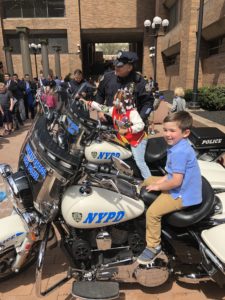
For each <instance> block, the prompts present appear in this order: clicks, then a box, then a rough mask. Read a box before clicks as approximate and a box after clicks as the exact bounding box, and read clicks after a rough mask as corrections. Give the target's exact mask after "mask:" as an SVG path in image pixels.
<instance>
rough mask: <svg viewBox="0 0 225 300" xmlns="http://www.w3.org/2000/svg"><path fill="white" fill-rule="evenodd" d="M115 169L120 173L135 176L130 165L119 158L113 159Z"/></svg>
mask: <svg viewBox="0 0 225 300" xmlns="http://www.w3.org/2000/svg"><path fill="white" fill-rule="evenodd" d="M112 161H113V166H114V168H115V169H116V170H117V171H118V172H119V173H120V174H125V175H128V176H133V173H134V171H133V170H132V169H131V168H130V166H129V165H128V164H126V163H125V162H124V161H123V160H121V159H119V158H118V157H115V156H113V157H112Z"/></svg>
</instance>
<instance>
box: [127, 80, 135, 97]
mask: <svg viewBox="0 0 225 300" xmlns="http://www.w3.org/2000/svg"><path fill="white" fill-rule="evenodd" d="M134 88H135V84H134V82H131V84H130V85H129V87H128V91H129V93H130V94H131V95H133V93H134Z"/></svg>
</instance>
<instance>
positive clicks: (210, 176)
mask: <svg viewBox="0 0 225 300" xmlns="http://www.w3.org/2000/svg"><path fill="white" fill-rule="evenodd" d="M198 164H199V167H200V170H201V174H202V176H204V177H205V178H206V179H207V180H208V181H209V182H210V184H211V186H212V187H213V188H214V189H224V190H225V168H223V167H222V166H221V165H220V164H218V163H216V162H211V161H210V162H208V161H203V160H198Z"/></svg>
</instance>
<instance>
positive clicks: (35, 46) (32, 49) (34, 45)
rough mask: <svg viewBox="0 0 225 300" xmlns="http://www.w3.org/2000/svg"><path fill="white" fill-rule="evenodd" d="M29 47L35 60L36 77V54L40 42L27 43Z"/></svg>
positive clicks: (38, 50)
mask: <svg viewBox="0 0 225 300" xmlns="http://www.w3.org/2000/svg"><path fill="white" fill-rule="evenodd" d="M29 48H30V50H31V51H32V53H33V54H34V62H35V70H36V77H37V78H38V70H37V54H38V53H40V51H41V44H35V43H31V44H29Z"/></svg>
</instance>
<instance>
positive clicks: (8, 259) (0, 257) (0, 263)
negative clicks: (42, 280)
mask: <svg viewBox="0 0 225 300" xmlns="http://www.w3.org/2000/svg"><path fill="white" fill-rule="evenodd" d="M39 245H40V243H35V244H34V245H33V247H32V249H31V251H30V253H29V255H28V256H27V259H26V262H25V263H24V265H23V266H22V267H21V268H20V272H19V273H21V272H22V271H24V270H26V269H27V268H28V267H29V266H31V265H32V264H34V263H35V261H36V260H37V256H38V250H39ZM16 255H17V253H16V250H15V248H14V247H13V248H10V249H8V250H6V251H5V252H4V253H2V254H0V281H4V280H6V279H8V278H10V277H13V276H15V275H17V274H18V273H16V272H14V271H12V265H13V263H14V261H15V259H16Z"/></svg>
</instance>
